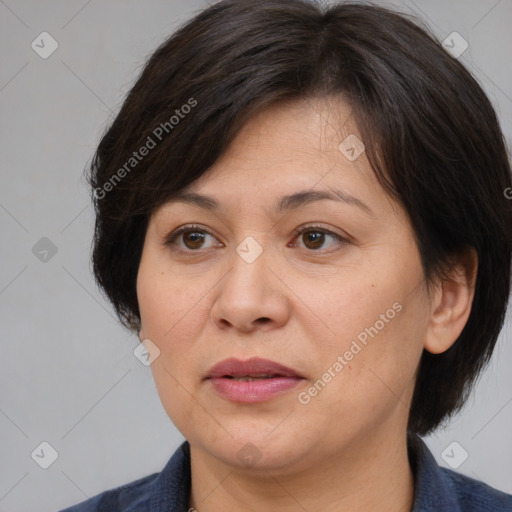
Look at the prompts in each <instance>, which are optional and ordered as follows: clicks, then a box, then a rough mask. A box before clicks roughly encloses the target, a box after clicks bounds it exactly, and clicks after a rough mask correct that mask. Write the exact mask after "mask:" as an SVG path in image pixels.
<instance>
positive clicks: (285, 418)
mask: <svg viewBox="0 0 512 512" xmlns="http://www.w3.org/2000/svg"><path fill="white" fill-rule="evenodd" d="M350 114H351V112H350V108H349V107H348V106H347V105H345V104H340V103H333V104H330V103H329V102H328V101H327V100H309V101H297V102H293V103H288V104H281V105H279V106H276V107H272V108H270V109H267V110H266V111H264V112H263V113H261V114H259V115H257V116H256V117H253V118H252V119H251V120H250V121H249V122H248V123H247V124H246V125H245V127H244V128H243V130H242V131H241V132H240V133H239V135H238V137H237V138H236V139H235V141H234V142H233V144H232V145H231V146H230V148H229V149H228V151H227V152H226V153H225V154H224V155H223V156H222V157H221V158H220V159H219V160H218V161H217V162H216V163H215V165H213V166H212V167H211V168H210V169H209V170H208V172H207V173H205V174H204V175H203V176H202V177H201V178H200V179H199V180H198V181H196V182H195V183H193V184H192V185H191V186H190V187H188V189H187V192H190V193H192V192H193V193H195V194H200V195H204V196H208V197H209V198H210V199H211V200H214V201H215V202H216V204H217V206H216V207H215V208H213V207H212V204H211V202H209V201H206V200H205V201H202V203H201V202H200V201H197V200H196V201H195V202H191V201H190V200H189V201H187V200H185V199H182V200H173V201H172V202H168V203H166V204H164V205H163V206H162V207H160V208H159V209H158V210H157V211H155V213H154V214H153V216H152V217H151V220H150V222H149V226H148V230H147V234H146V238H145V243H144V249H143V254H142V259H141V263H140V268H139V273H138V279H137V294H138V301H139V305H140V312H141V322H142V333H141V339H149V340H151V342H152V343H153V344H154V346H156V347H158V350H159V351H160V353H159V356H158V357H157V358H156V359H155V360H154V362H153V363H152V365H151V369H152V372H153V376H154V379H155V383H156V387H157V390H158V393H159V395H160V399H161V401H162V404H163V406H164V408H165V410H166V411H167V414H168V415H169V417H170V419H171V420H172V421H173V423H174V424H175V425H176V427H177V428H178V429H179V430H180V431H181V432H182V434H183V435H184V436H185V437H186V438H187V439H188V440H189V442H190V443H191V445H192V446H193V447H194V449H196V450H200V451H201V452H202V453H203V454H204V455H205V456H207V457H213V458H214V459H215V460H217V461H219V460H220V461H222V462H223V463H226V464H228V465H229V466H238V467H240V468H242V467H243V466H244V465H245V466H251V465H254V464H256V465H257V467H259V468H262V469H267V470H268V469H273V470H275V471H277V472H279V471H282V472H285V471H288V470H289V468H296V469H300V468H306V467H308V466H310V465H311V464H316V463H320V461H321V462H322V463H326V462H328V461H334V460H340V456H346V457H350V454H351V453H352V454H354V455H355V454H356V453H361V452H360V451H359V452H358V450H360V449H362V447H366V448H365V449H368V447H371V446H372V445H373V444H375V443H379V442H381V441H382V440H383V439H389V438H390V437H394V438H397V436H398V437H400V438H401V439H402V438H403V436H404V434H405V427H406V423H407V417H408V412H409V410H408V406H409V404H410V400H411V397H412V391H413V387H414V380H415V371H416V368H417V365H418V362H419V359H420V356H421V353H422V350H423V345H424V340H425V333H426V330H427V326H428V322H429V312H430V303H429V300H428V297H427V294H426V288H425V282H424V275H423V271H422V266H421V263H420V258H419V253H418V249H417V246H416V244H415V240H414V236H413V230H412V228H411V226H410V223H409V221H408V218H407V216H406V214H405V213H404V211H403V209H402V208H401V207H399V206H398V205H397V204H396V203H394V202H393V201H392V200H391V199H390V198H389V197H388V196H387V195H386V194H385V192H384V191H383V189H382V188H381V186H380V185H379V184H378V182H377V180H376V178H375V177H374V175H373V173H372V171H371V169H370V164H369V162H368V160H367V158H366V155H365V153H364V152H362V153H361V154H360V155H359V156H358V153H359V152H360V151H361V146H360V145H358V144H359V143H358V139H356V138H355V137H359V134H358V131H357V129H356V127H355V124H354V122H353V119H352V118H351V115H350ZM347 137H348V139H347ZM343 141H344V142H343ZM342 142H343V144H342V145H341V149H340V143H342ZM296 194H300V195H298V196H296ZM327 194H328V195H329V196H330V198H326V197H325V196H326V195H327ZM289 196H292V197H289ZM286 197H289V198H288V199H284V198H286ZM196 199H197V197H196ZM182 227H187V230H186V231H185V232H182V233H181V234H179V235H177V236H173V234H175V233H176V230H178V229H179V228H182ZM298 229H299V230H304V231H303V232H302V233H300V234H299V233H297V232H296V230H298ZM151 350H152V349H150V354H151ZM156 353H157V352H156V351H155V354H156ZM256 357H257V358H264V359H267V360H271V361H274V362H276V363H279V364H281V365H284V366H286V367H287V368H288V369H291V370H292V371H291V372H290V373H291V374H292V375H289V374H287V372H286V371H283V370H279V371H278V370H276V368H272V367H270V370H268V369H267V368H266V367H265V365H263V366H256V367H255V368H249V370H250V371H249V370H248V371H247V372H246V373H251V374H253V375H255V374H262V373H266V374H273V375H281V377H273V378H270V379H258V380H256V381H252V382H251V381H247V379H245V381H244V379H243V380H241V381H240V380H238V379H234V378H233V376H235V377H236V374H237V372H239V373H240V374H243V373H244V368H241V369H240V368H238V369H237V368H236V367H228V368H227V369H226V368H224V369H221V370H220V372H219V374H218V375H217V377H216V378H211V376H212V372H211V369H212V367H213V366H214V365H216V364H217V363H219V362H222V361H224V360H226V359H229V358H235V359H238V360H240V361H246V360H248V359H251V358H256ZM257 370H260V371H257ZM267 370H268V371H267ZM224 374H226V376H223V375H224ZM228 374H229V375H228ZM232 374H235V375H232ZM239 376H241V375H239ZM212 460H213V459H212ZM255 467H256V466H255ZM274 474H277V473H274Z"/></svg>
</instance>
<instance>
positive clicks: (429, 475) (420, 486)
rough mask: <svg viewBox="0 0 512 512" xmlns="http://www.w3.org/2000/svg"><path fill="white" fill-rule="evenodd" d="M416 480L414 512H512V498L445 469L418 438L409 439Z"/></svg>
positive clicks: (410, 458)
mask: <svg viewBox="0 0 512 512" xmlns="http://www.w3.org/2000/svg"><path fill="white" fill-rule="evenodd" d="M408 449H409V460H410V462H411V467H412V469H413V473H414V477H415V491H414V493H415V499H414V507H413V512H512V495H510V494H507V493H505V492H502V491H499V490H497V489H494V488H493V487H491V486H489V485H487V484H485V483H483V482H480V481H478V480H475V479H473V478H470V477H468V476H465V475H463V474H461V473H457V472H456V471H453V470H451V469H447V468H442V467H440V466H439V465H438V464H437V461H436V460H435V458H434V456H433V455H432V453H431V452H430V450H429V449H428V447H427V445H426V444H425V442H424V441H423V440H422V439H420V438H419V437H418V436H410V437H409V439H408Z"/></svg>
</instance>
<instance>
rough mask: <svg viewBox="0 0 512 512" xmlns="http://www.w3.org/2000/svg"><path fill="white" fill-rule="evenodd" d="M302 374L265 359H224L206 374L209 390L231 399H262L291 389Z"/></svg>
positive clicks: (241, 400) (246, 401)
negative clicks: (211, 389) (210, 387)
mask: <svg viewBox="0 0 512 512" xmlns="http://www.w3.org/2000/svg"><path fill="white" fill-rule="evenodd" d="M303 379H304V377H303V376H302V375H300V374H299V373H298V372H297V371H295V370H293V369H292V368H288V367H287V366H284V365H282V364H280V363H277V362H275V361H271V360H269V359H260V358H252V359H248V360H247V361H241V360H239V359H233V358H232V359H226V360H224V361H221V362H220V363H218V364H216V365H215V366H213V367H212V368H211V370H210V372H209V373H208V376H207V377H206V380H208V381H209V382H211V384H212V387H213V390H214V391H215V392H216V393H217V394H218V395H220V396H221V397H222V398H224V399H226V400H229V401H231V402H239V403H254V402H265V401H268V400H271V399H272V398H274V397H276V396H278V395H282V394H283V393H286V392H287V391H290V390H291V389H293V388H295V387H296V386H297V385H298V383H299V382H300V381H302V380H303Z"/></svg>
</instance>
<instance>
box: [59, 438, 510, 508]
mask: <svg viewBox="0 0 512 512" xmlns="http://www.w3.org/2000/svg"><path fill="white" fill-rule="evenodd" d="M408 454H409V462H410V464H411V469H412V471H413V474H414V505H413V508H412V511H411V512H512V495H511V494H506V493H504V492H501V491H498V490H496V489H494V488H492V487H489V486H488V485H486V484H484V483H482V482H479V481H477V480H474V479H472V478H469V477H467V476H464V475H461V474H459V473H456V472H455V471H452V470H449V469H446V468H441V467H440V466H438V464H437V462H436V460H435V459H434V456H433V455H432V454H431V453H430V451H429V449H428V448H427V446H426V444H425V443H424V442H423V441H422V440H421V438H419V437H418V436H414V437H411V438H409V440H408ZM189 494H190V445H189V443H188V442H187V441H185V442H184V443H183V444H182V445H181V446H179V447H178V449H177V450H176V451H175V452H174V454H173V455H172V457H171V458H170V460H169V461H168V462H167V464H166V466H165V467H164V469H163V470H162V471H161V472H160V473H154V474H152V475H149V476H146V477H144V478H141V479H139V480H135V481H134V482H131V483H129V484H126V485H122V486H121V487H117V488H115V489H111V490H109V491H105V492H103V493H101V494H98V495H97V496H95V497H93V498H90V499H88V500H86V501H83V502H82V503H79V504H78V505H74V506H72V507H69V508H66V509H64V510H61V511H60V512H146V511H147V512H189V511H193V510H194V509H189V506H188V502H189ZM198 512H200V511H198Z"/></svg>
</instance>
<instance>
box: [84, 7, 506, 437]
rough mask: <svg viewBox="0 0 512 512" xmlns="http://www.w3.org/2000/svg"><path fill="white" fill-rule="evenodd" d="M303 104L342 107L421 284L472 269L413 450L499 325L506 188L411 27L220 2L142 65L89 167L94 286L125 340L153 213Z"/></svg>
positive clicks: (458, 397)
mask: <svg viewBox="0 0 512 512" xmlns="http://www.w3.org/2000/svg"><path fill="white" fill-rule="evenodd" d="M311 97H320V98H322V97H325V98H327V97H339V98H341V99H343V100H345V101H348V102H349V104H350V106H351V109H352V116H353V118H354V120H355V122H356V124H357V128H358V130H359V133H360V135H361V137H362V139H363V141H364V144H365V146H366V154H367V156H368V159H369V161H370V164H371V166H372V170H373V172H374V173H375V176H376V177H377V179H378V181H379V183H380V184H381V186H382V187H383V188H384V189H385V191H386V192H387V193H388V194H389V195H390V196H392V197H393V198H395V199H396V200H397V201H398V202H399V204H401V205H402V206H403V208H404V209H405V211H406V212H407V214H408V216H409V217H410V220H411V223H412V227H413V230H414V235H415V239H416V243H417V245H418V249H419V253H420V256H421V263H422V266H423V270H424V274H425V277H426V280H427V283H431V282H433V280H434V279H435V278H436V277H440V276H442V275H444V274H443V272H444V271H445V270H446V269H448V268H449V265H450V263H451V262H452V258H453V256H454V255H457V254H459V253H460V252H461V251H464V250H465V249H467V248H468V247H473V248H474V249H475V250H476V252H477V254H478V263H479V268H478V275H477V279H476V285H475V296H474V300H473V304H472V309H471V313H470V316H469V319H468V321H467V323H466V325H465V327H464V329H463V331H462V333H461V334H460V336H459V338H458V339H457V340H456V342H455V343H454V344H453V345H452V346H451V348H450V349H449V350H447V351H446V352H444V353H442V354H437V355H434V354H431V353H429V352H427V351H426V350H424V351H423V354H422V356H421V360H420V363H419V367H418V374H417V379H416V384H415V390H414V396H413V399H412V405H411V409H410V412H409V420H408V421H409V423H408V432H409V433H417V434H420V435H425V434H427V433H429V432H431V431H432V430H434V429H435V428H436V427H437V426H439V424H440V423H441V422H442V421H443V420H444V419H445V418H447V417H449V416H451V415H452V414H454V413H455V412H457V411H458V410H460V408H461V407H462V405H463V403H464V402H465V400H466V399H467V396H468V394H469V392H470V390H471V388H472V386H473V384H474V382H475V381H476V378H477V377H478V375H479V374H480V372H481V370H482V368H483V367H484V366H485V365H486V364H487V362H488V361H489V358H490V356H491V354H492V351H493V349H494V346H495V344H496V341H497V339H498V335H499V332H500V330H501V327H502V325H503V321H504V317H505V313H506V308H507V301H508V297H509V292H510V278H511V272H510V271H511V245H512V235H511V229H512V201H510V200H507V198H506V197H505V196H506V193H505V192H504V191H505V190H512V189H509V187H511V170H510V163H509V160H508V155H507V149H506V144H505V141H504V138H503V134H502V132H501V129H500V126H499V122H498V119H497V116H496V113H495V111H494V109H493V107H492V105H491V103H490V101H489V99H488V98H487V96H486V95H485V93H484V92H483V90H482V88H481V87H480V86H479V84H478V83H477V82H476V80H475V79H474V78H473V77H472V76H471V74H470V72H469V71H468V70H467V69H466V68H465V67H464V66H463V65H462V64H461V63H460V62H459V61H458V60H457V59H456V58H454V57H452V56H451V55H450V54H448V52H447V51H446V50H445V49H444V48H443V47H442V44H441V43H440V42H438V41H437V40H436V38H435V37H434V36H433V35H431V34H430V32H429V29H428V28H426V27H423V26H420V24H419V23H418V22H417V20H416V19H415V18H413V17H412V16H410V15H405V14H401V13H398V12H395V11H392V10H389V9H386V8H383V7H380V6H377V5H373V4H368V3H362V2H348V3H341V4H338V5H332V6H329V7H325V6H321V5H319V4H317V3H313V2H308V1H306V0H259V1H258V2H253V1H247V0H223V1H220V2H218V3H216V4H214V5H213V6H211V7H209V8H207V9H205V10H203V11H201V12H199V14H197V15H196V16H195V17H194V18H192V19H191V20H190V21H188V22H187V23H186V24H184V25H183V26H182V27H181V28H180V29H179V30H178V31H176V32H175V33H174V34H173V35H172V36H171V37H170V38H169V39H168V40H166V41H165V42H164V43H163V44H161V46H160V47H159V48H158V49H157V50H156V51H155V52H154V53H153V54H152V55H151V57H150V58H149V59H148V61H147V62H146V64H145V66H144V69H143V70H142V72H141V74H140V77H139V78H138V79H137V81H136V83H135V85H134V86H133V88H132V89H131V91H130V92H129V94H128V95H127V97H126V99H125V101H124V103H123V105H122V107H121V109H120V112H119V113H118V115H117V116H116V118H115V119H114V121H113V122H112V123H111V125H110V127H108V129H107V130H106V131H105V133H104V134H103V136H102V139H101V141H100V143H99V145H98V148H97V150H96V152H95V154H94V157H93V159H92V161H91V165H90V169H89V175H88V178H89V183H90V185H91V187H92V191H93V201H94V205H95V210H96V224H95V235H94V241H93V254H92V261H93V271H94V274H95V278H96V280H97V282H98V284H99V286H100V288H101V289H102V291H103V292H104V293H105V294H106V297H107V298H108V299H109V300H110V302H111V303H112V305H113V306H114V308H115V310H116V312H117V315H118V317H119V319H120V321H121V322H122V324H123V325H124V326H126V327H127V328H129V329H132V330H138V329H139V328H140V313H139V306H138V301H137V293H136V280H137V272H138V267H139V263H140V258H141V253H142V247H143V244H144V238H145V233H146V229H147V226H148V221H149V218H150V215H151V213H152V212H153V211H154V210H155V209H156V208H157V207H159V206H161V205H162V204H164V203H165V202H166V201H167V200H169V199H170V198H172V196H173V194H175V193H176V192H178V191H179V190H180V189H182V188H184V187H186V186H187V185H189V184H190V183H192V182H193V181H195V180H196V179H197V178H199V177H200V176H201V175H202V174H203V173H204V172H206V171H207V170H208V168H209V167H210V166H211V165H213V164H214V163H215V161H216V160H217V159H218V158H219V156H220V155H222V154H223V152H224V151H225V150H226V149H227V147H228V145H229V144H230V143H231V142H232V140H233V139H234V137H235V136H236V134H237V133H238V132H239V130H240V128H241V127H242V126H243V125H244V123H245V122H247V121H248V120H249V119H250V118H251V116H253V115H255V114H256V113H257V112H260V111H262V110H263V109H265V108H266V107H269V106H271V105H274V104H277V103H279V102H283V101H286V100H294V99H304V98H306V99H307V98H311ZM144 147H145V148H146V150H145V151H142V148H144ZM139 149H140V154H139ZM134 151H135V152H137V154H136V156H135V153H134ZM142 154H144V155H145V156H143V157H142Z"/></svg>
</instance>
